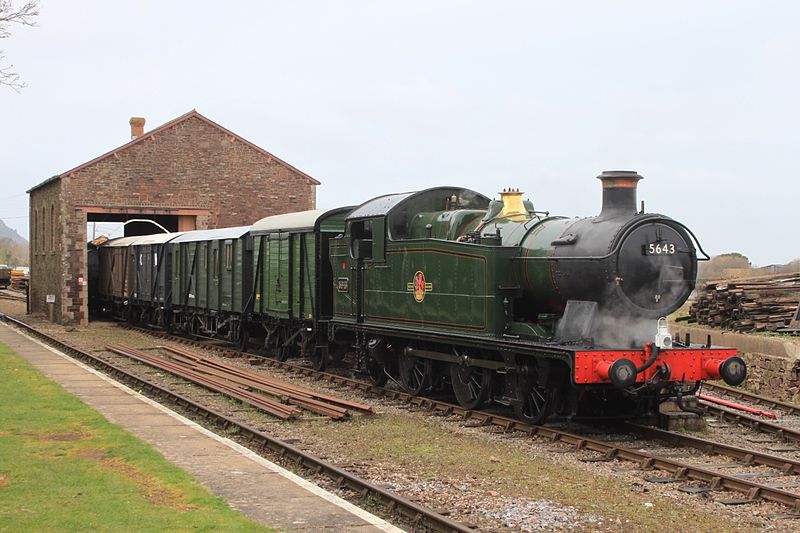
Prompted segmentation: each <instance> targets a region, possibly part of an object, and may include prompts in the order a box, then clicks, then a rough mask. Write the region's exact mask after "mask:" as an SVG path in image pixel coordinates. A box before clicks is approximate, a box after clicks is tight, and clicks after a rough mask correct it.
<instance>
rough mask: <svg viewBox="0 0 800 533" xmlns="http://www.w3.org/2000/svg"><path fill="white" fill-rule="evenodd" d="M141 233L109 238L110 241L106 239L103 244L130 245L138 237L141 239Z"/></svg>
mask: <svg viewBox="0 0 800 533" xmlns="http://www.w3.org/2000/svg"><path fill="white" fill-rule="evenodd" d="M141 238H142V236H141V235H137V236H136V237H118V238H116V239H111V240H110V241H106V242H105V243H104V244H103V246H111V247H115V246H130V245H131V244H133V243H135V242H136V241H138V240H139V239H141Z"/></svg>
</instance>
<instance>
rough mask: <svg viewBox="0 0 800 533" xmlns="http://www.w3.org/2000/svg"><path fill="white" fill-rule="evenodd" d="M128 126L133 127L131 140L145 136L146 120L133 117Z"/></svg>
mask: <svg viewBox="0 0 800 533" xmlns="http://www.w3.org/2000/svg"><path fill="white" fill-rule="evenodd" d="M128 124H130V125H131V140H133V139H136V138H137V137H141V136H142V135H144V118H142V117H131V119H130V121H128Z"/></svg>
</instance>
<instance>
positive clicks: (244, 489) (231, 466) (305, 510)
mask: <svg viewBox="0 0 800 533" xmlns="http://www.w3.org/2000/svg"><path fill="white" fill-rule="evenodd" d="M0 342H2V343H3V344H5V345H6V346H8V347H9V348H11V350H12V351H14V352H15V353H16V354H17V355H18V356H20V357H21V358H23V359H25V360H26V361H28V362H29V363H31V365H33V366H34V368H36V369H38V370H39V371H40V372H42V374H44V375H45V376H46V377H48V378H49V379H51V380H53V381H55V382H56V383H58V384H60V385H61V386H62V387H63V388H64V389H65V390H67V391H69V392H71V393H72V394H74V395H76V396H77V397H78V398H80V399H81V400H82V401H83V402H84V403H86V404H87V405H89V406H90V407H91V408H93V409H95V410H96V411H98V412H99V413H101V414H102V415H103V416H104V417H106V418H107V419H108V420H109V421H111V422H113V423H115V424H118V425H120V426H122V427H123V428H125V429H126V430H127V431H129V432H130V433H132V434H133V435H136V436H137V437H138V438H139V439H141V440H142V441H144V442H146V443H148V444H150V445H151V446H152V447H153V448H155V449H156V450H158V451H159V452H160V453H161V454H162V455H163V456H164V457H165V458H166V459H167V460H168V461H170V462H172V463H174V464H175V465H177V466H178V467H180V468H182V469H183V470H185V471H186V472H188V473H189V474H190V475H191V476H193V477H194V478H195V479H196V480H197V481H198V482H199V483H200V484H202V485H203V486H205V487H206V488H207V489H208V490H209V492H211V493H212V494H214V495H216V496H219V497H221V498H223V499H225V500H226V501H227V502H228V503H229V505H230V506H231V507H232V508H233V509H236V510H237V511H239V512H241V513H243V514H245V515H246V516H247V517H249V518H250V519H251V520H253V521H254V522H257V523H259V524H263V525H265V526H269V527H273V528H279V529H281V530H283V531H296V532H317V531H326V532H331V531H337V532H339V531H344V532H352V533H373V532H381V531H382V532H392V533H402V531H403V530H402V529H399V528H397V527H395V526H393V525H391V524H389V523H388V522H386V521H384V520H382V519H380V518H378V517H376V516H375V515H372V514H370V513H369V512H367V511H365V510H363V509H361V508H359V507H357V506H355V505H353V504H351V503H349V502H347V501H345V500H343V499H341V498H340V497H338V496H336V495H335V494H332V493H330V492H328V491H326V490H324V489H322V488H320V487H318V486H317V485H314V484H313V483H311V482H309V481H306V480H304V479H303V478H301V477H299V476H297V475H295V474H293V473H292V472H289V471H288V470H286V469H284V468H282V467H280V466H278V465H276V464H274V463H272V462H270V461H268V460H266V459H264V458H263V457H260V456H258V455H257V454H255V453H254V452H252V451H250V450H248V449H247V448H245V447H243V446H241V445H239V444H238V443H236V442H234V441H232V440H230V439H226V438H224V437H220V436H219V435H216V434H214V433H212V432H211V431H209V430H207V429H205V428H203V427H201V426H199V425H198V424H196V423H194V422H192V421H191V420H188V419H187V418H185V417H183V416H181V415H179V414H177V413H175V412H174V411H171V410H170V409H169V408H167V407H164V406H163V405H160V404H158V403H156V402H154V401H153V400H151V399H149V398H147V397H145V396H142V395H141V394H139V393H137V392H136V391H134V390H132V389H130V388H128V387H126V386H125V385H123V384H120V383H117V382H115V381H113V380H112V379H110V378H108V377H107V376H105V375H103V374H102V373H100V372H98V371H97V370H95V369H93V368H90V367H88V366H86V365H84V364H83V363H80V362H79V361H75V360H74V359H72V358H70V357H68V356H67V355H65V354H63V353H60V352H58V351H57V350H55V349H53V348H51V347H49V346H46V345H44V344H42V343H41V342H39V341H37V340H35V339H33V338H31V337H29V336H27V335H25V334H23V333H20V332H18V331H16V330H14V329H13V328H11V327H10V326H8V325H6V324H2V323H0Z"/></svg>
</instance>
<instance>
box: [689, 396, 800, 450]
mask: <svg viewBox="0 0 800 533" xmlns="http://www.w3.org/2000/svg"><path fill="white" fill-rule="evenodd" d="M698 403H700V404H701V405H702V406H703V407H704V408H705V409H706V410H707V412H708V413H709V414H711V415H714V416H715V417H717V418H718V419H719V420H723V421H725V422H731V423H733V424H741V425H743V426H747V427H749V428H750V429H753V430H755V431H759V432H761V433H769V434H771V435H775V436H776V437H777V438H779V439H781V440H784V441H793V442H798V443H800V431H798V430H796V429H792V428H787V427H784V426H781V425H780V424H776V423H775V422H767V421H765V420H761V419H760V418H756V417H754V416H750V415H745V414H743V413H735V412H733V411H730V410H728V409H725V408H724V407H720V406H718V405H714V404H712V403H708V402H705V401H703V400H700V402H698Z"/></svg>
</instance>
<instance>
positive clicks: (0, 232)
mask: <svg viewBox="0 0 800 533" xmlns="http://www.w3.org/2000/svg"><path fill="white" fill-rule="evenodd" d="M0 239H10V240H11V241H13V242H16V243H18V244H24V245H25V246H28V241H26V240H25V239H23V238H22V237H21V236H20V234H19V233H17V232H16V230H13V229H11V228H9V227H8V226H6V224H5V222H3V221H2V220H0Z"/></svg>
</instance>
